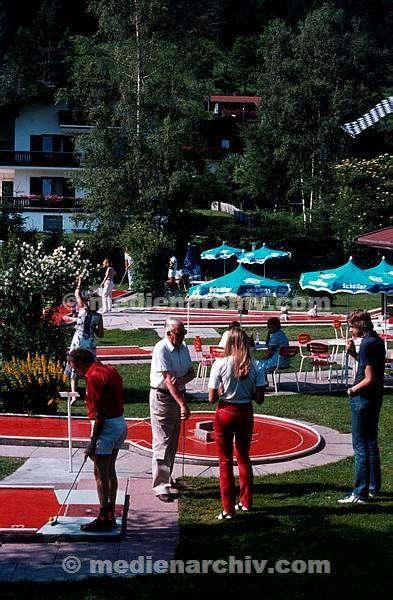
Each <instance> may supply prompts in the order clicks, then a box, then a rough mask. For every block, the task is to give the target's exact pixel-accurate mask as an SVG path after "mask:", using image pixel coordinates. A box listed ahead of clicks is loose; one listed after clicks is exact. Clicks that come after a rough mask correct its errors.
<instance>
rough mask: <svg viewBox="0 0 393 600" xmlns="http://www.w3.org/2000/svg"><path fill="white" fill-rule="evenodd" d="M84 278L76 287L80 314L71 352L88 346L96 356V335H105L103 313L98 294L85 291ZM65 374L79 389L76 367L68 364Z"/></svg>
mask: <svg viewBox="0 0 393 600" xmlns="http://www.w3.org/2000/svg"><path fill="white" fill-rule="evenodd" d="M81 286H82V278H81V277H79V279H78V283H77V286H76V289H75V299H76V303H77V310H78V314H77V316H76V317H75V319H74V322H75V333H74V335H73V338H72V341H71V345H70V352H71V351H72V350H76V349H77V348H86V349H87V350H90V352H91V353H92V354H93V356H94V357H95V356H96V340H95V336H96V335H97V336H98V337H99V338H103V337H104V325H103V321H102V315H100V313H98V312H97V309H98V301H99V296H98V294H95V293H92V294H89V293H83V292H82V289H81ZM65 374H66V375H67V376H68V377H70V378H71V391H72V392H76V391H77V384H78V375H77V373H76V371H74V369H71V367H70V366H69V365H68V363H67V365H66V368H65Z"/></svg>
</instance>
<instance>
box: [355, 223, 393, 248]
mask: <svg viewBox="0 0 393 600" xmlns="http://www.w3.org/2000/svg"><path fill="white" fill-rule="evenodd" d="M356 242H357V243H358V244H363V245H364V246H370V247H372V248H383V249H385V250H393V227H385V228H384V229H378V230H377V231H370V232H369V233H364V234H363V235H359V236H358V237H357V238H356Z"/></svg>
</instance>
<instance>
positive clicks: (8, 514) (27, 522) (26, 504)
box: [0, 486, 66, 533]
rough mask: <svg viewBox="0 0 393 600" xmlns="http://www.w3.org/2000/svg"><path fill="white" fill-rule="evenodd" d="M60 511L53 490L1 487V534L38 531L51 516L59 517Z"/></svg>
mask: <svg viewBox="0 0 393 600" xmlns="http://www.w3.org/2000/svg"><path fill="white" fill-rule="evenodd" d="M65 508H66V507H64V508H63V509H62V512H61V514H62V515H64V511H65ZM59 509H60V504H59V502H58V500H57V498H56V494H55V491H54V489H53V488H31V487H28V486H26V487H18V488H15V487H4V488H1V487H0V532H1V531H8V530H11V531H14V533H18V532H19V531H20V532H22V533H23V531H25V532H26V530H30V531H37V530H38V529H40V528H41V527H43V526H44V525H45V523H47V522H48V519H49V517H50V516H55V515H57V513H58V511H59Z"/></svg>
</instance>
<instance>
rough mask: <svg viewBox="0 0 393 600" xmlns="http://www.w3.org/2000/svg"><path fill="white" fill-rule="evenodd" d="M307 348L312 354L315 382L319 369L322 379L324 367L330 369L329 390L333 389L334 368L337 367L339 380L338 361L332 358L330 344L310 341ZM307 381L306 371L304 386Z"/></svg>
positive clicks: (305, 373)
mask: <svg viewBox="0 0 393 600" xmlns="http://www.w3.org/2000/svg"><path fill="white" fill-rule="evenodd" d="M307 350H308V351H309V352H310V354H311V355H312V360H311V364H312V367H313V372H314V373H315V383H316V382H317V374H318V370H319V379H320V380H322V369H323V368H327V369H328V380H329V390H331V389H332V370H333V368H335V371H336V381H337V382H338V370H337V367H338V363H337V362H336V361H335V360H334V359H333V358H332V356H331V355H330V353H329V346H328V345H327V344H321V343H320V342H310V343H308V344H307ZM306 383H307V371H305V372H304V387H306Z"/></svg>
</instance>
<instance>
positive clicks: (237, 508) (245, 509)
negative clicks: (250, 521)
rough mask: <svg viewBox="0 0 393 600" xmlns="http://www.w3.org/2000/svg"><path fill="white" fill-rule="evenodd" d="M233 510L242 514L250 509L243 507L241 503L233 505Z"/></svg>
mask: <svg viewBox="0 0 393 600" xmlns="http://www.w3.org/2000/svg"><path fill="white" fill-rule="evenodd" d="M235 510H242V511H244V512H248V511H249V510H250V509H249V508H247V506H243V504H242V503H241V502H239V504H235Z"/></svg>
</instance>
